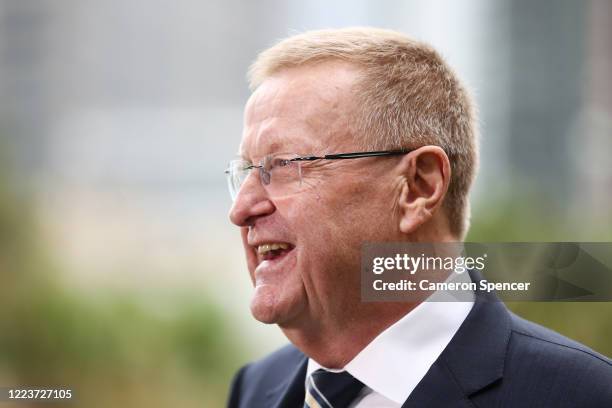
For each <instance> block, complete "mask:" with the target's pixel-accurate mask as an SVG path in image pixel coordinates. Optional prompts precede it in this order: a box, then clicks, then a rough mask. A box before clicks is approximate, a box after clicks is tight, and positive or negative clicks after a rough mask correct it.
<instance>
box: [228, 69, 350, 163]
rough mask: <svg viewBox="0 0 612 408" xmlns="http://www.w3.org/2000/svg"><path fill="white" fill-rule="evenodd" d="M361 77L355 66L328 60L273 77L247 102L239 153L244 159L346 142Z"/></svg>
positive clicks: (307, 150) (314, 148)
mask: <svg viewBox="0 0 612 408" xmlns="http://www.w3.org/2000/svg"><path fill="white" fill-rule="evenodd" d="M357 75H358V71H357V69H356V68H355V67H353V66H352V65H349V64H347V63H342V62H325V63H320V64H316V65H307V66H301V67H297V68H289V69H285V70H283V71H281V72H280V73H277V74H275V75H273V76H271V77H269V78H268V79H266V80H265V81H264V82H263V83H262V84H261V85H260V86H259V87H258V88H257V90H256V91H255V92H254V93H253V95H251V98H250V99H249V101H248V103H247V106H246V109H245V114H244V131H243V136H242V143H241V146H240V153H241V154H242V155H243V156H244V157H246V158H252V157H257V156H263V155H266V154H270V153H275V152H281V151H283V152H285V153H289V152H291V153H300V154H303V153H314V152H316V151H318V150H321V149H322V148H323V147H328V146H334V145H341V144H343V143H345V142H346V141H347V139H349V138H350V123H351V116H352V111H353V106H352V103H351V101H352V98H351V95H352V86H353V85H354V84H355V81H356V79H357ZM296 149H297V150H296Z"/></svg>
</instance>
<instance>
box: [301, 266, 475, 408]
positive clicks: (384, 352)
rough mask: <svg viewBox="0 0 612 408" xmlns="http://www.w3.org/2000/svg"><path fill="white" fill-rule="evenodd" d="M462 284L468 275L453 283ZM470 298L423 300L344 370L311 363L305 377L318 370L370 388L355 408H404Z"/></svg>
mask: <svg viewBox="0 0 612 408" xmlns="http://www.w3.org/2000/svg"><path fill="white" fill-rule="evenodd" d="M459 280H461V281H463V280H465V281H467V282H470V278H469V275H468V274H467V273H465V274H461V275H460V277H458V278H457V277H455V279H453V281H459ZM433 296H435V294H434V295H433ZM469 298H470V299H468V301H465V302H457V301H455V302H434V301H426V302H422V303H420V304H419V305H418V306H417V307H415V308H414V309H413V310H411V311H410V312H409V313H408V314H406V315H405V316H404V317H402V318H401V319H400V320H398V321H397V322H395V323H394V324H393V325H391V326H390V327H388V328H387V329H386V330H385V331H383V332H382V333H380V334H379V335H378V336H377V337H376V338H375V339H374V340H372V341H371V342H370V344H368V345H367V346H366V347H365V348H364V349H363V350H361V352H359V354H357V355H356V356H355V357H354V358H353V359H352V360H351V361H350V362H349V363H348V364H347V365H346V366H345V367H344V369H342V370H332V369H327V368H325V367H322V366H321V365H319V364H318V363H317V362H316V361H314V360H313V359H311V358H310V359H308V367H307V369H306V378H308V376H309V375H310V374H312V373H313V372H314V371H315V370H317V369H319V368H324V369H326V370H329V371H336V372H338V371H348V373H349V374H351V375H352V376H353V377H355V378H357V379H358V380H359V381H361V382H362V383H364V384H365V387H364V389H363V390H362V391H361V393H360V394H359V396H358V397H357V398H356V399H355V401H353V402H352V403H351V405H350V407H351V408H399V407H401V406H402V404H403V403H404V402H405V401H406V400H407V399H408V397H409V396H410V394H411V393H412V391H413V390H414V389H415V387H416V386H417V384H418V383H419V382H420V381H421V380H422V379H423V377H424V376H425V374H426V373H427V371H428V370H429V368H430V367H431V365H432V364H433V363H434V362H435V361H436V360H437V358H438V357H439V356H440V354H441V353H442V351H443V350H444V349H445V348H446V346H447V345H448V343H450V341H451V339H452V338H453V336H454V335H455V333H456V332H457V330H459V326H461V324H462V323H463V321H464V320H465V318H466V317H467V315H468V314H469V312H470V310H471V309H472V306H473V305H474V296H473V293H472V296H470V297H469Z"/></svg>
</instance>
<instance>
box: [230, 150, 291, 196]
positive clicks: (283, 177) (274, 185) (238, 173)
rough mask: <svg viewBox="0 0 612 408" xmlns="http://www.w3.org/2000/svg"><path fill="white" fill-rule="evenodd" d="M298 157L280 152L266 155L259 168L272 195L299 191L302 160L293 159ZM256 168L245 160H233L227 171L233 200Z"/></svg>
mask: <svg viewBox="0 0 612 408" xmlns="http://www.w3.org/2000/svg"><path fill="white" fill-rule="evenodd" d="M295 157H297V155H295V154H280V155H273V156H266V157H265V158H264V160H263V163H262V167H258V168H257V169H255V170H259V178H260V182H261V184H262V185H263V186H264V187H265V189H266V191H267V192H268V194H269V195H270V196H271V197H279V196H284V195H289V194H294V193H296V192H298V191H299V187H300V185H301V165H300V162H297V161H291V159H292V158H295ZM252 170H254V169H253V167H252V166H251V164H250V163H249V162H247V161H244V160H232V161H231V162H230V164H229V167H228V169H227V171H226V173H227V182H228V187H229V191H230V195H231V197H232V200H235V199H236V197H237V196H238V192H239V191H240V188H241V187H242V184H244V182H245V180H246V179H247V177H248V176H249V174H250V173H251V171H252Z"/></svg>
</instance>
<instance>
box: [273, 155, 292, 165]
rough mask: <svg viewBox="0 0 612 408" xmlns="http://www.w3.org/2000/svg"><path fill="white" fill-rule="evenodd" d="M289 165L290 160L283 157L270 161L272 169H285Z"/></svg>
mask: <svg viewBox="0 0 612 408" xmlns="http://www.w3.org/2000/svg"><path fill="white" fill-rule="evenodd" d="M290 164H291V160H290V159H287V158H285V157H275V158H274V159H273V160H272V167H286V166H289V165H290Z"/></svg>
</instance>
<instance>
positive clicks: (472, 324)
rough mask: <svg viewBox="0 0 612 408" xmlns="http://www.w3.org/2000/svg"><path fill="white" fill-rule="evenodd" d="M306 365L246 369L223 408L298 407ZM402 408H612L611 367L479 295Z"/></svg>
mask: <svg viewBox="0 0 612 408" xmlns="http://www.w3.org/2000/svg"><path fill="white" fill-rule="evenodd" d="M471 275H472V279H473V280H474V281H478V280H480V279H481V277H480V276H478V275H477V274H471ZM611 341H612V339H611ZM307 361H308V359H307V357H306V356H305V355H304V354H303V353H302V352H300V351H299V350H298V349H296V348H295V347H294V346H292V345H289V346H286V347H284V348H282V349H280V350H278V351H276V352H274V353H272V354H271V355H269V356H267V357H266V358H264V359H262V360H260V361H258V362H255V363H252V364H249V365H247V366H245V367H243V368H242V369H241V370H240V371H239V372H238V374H237V375H236V376H235V378H234V381H233V383H232V386H231V392H230V399H229V403H228V406H229V407H230V408H238V407H239V408H247V407H248V408H276V407H278V408H281V407H283V408H297V407H302V406H303V404H304V381H305V375H306V363H307ZM406 370H410V367H406ZM402 407H406V408H407V407H419V408H422V407H472V408H474V407H513V408H514V407H519V408H526V407H538V408H542V407H555V408H558V407H585V408H612V361H611V360H610V359H608V358H606V357H604V356H602V355H600V354H598V353H596V352H594V351H593V350H591V349H589V348H587V347H586V346H583V345H582V344H579V343H576V342H575V341H572V340H570V339H568V338H566V337H563V336H561V335H560V334H558V333H555V332H553V331H551V330H548V329H546V328H544V327H542V326H538V325H537V324H535V323H532V322H529V321H527V320H524V319H522V318H520V317H518V316H516V315H515V314H513V313H511V312H510V311H509V310H508V309H507V308H506V307H505V305H504V304H503V303H502V302H500V301H498V300H497V299H496V297H495V296H494V295H492V294H486V293H482V292H477V293H476V299H475V304H474V307H473V308H472V310H471V311H470V313H469V315H468V316H467V318H466V320H465V321H464V322H463V324H462V325H461V327H460V328H459V331H458V332H457V333H456V334H455V336H454V337H453V339H452V340H451V342H450V343H449V344H448V346H447V347H446V349H445V350H444V351H443V352H442V354H441V355H440V356H439V357H438V359H437V360H436V362H435V363H434V364H433V365H432V366H431V367H430V369H429V371H428V372H427V374H426V375H425V377H424V378H423V379H422V380H421V382H420V383H419V384H418V385H417V387H416V388H415V389H414V391H413V392H412V393H411V394H410V397H409V398H408V400H407V401H406V402H405V403H404V405H403V406H402Z"/></svg>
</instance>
